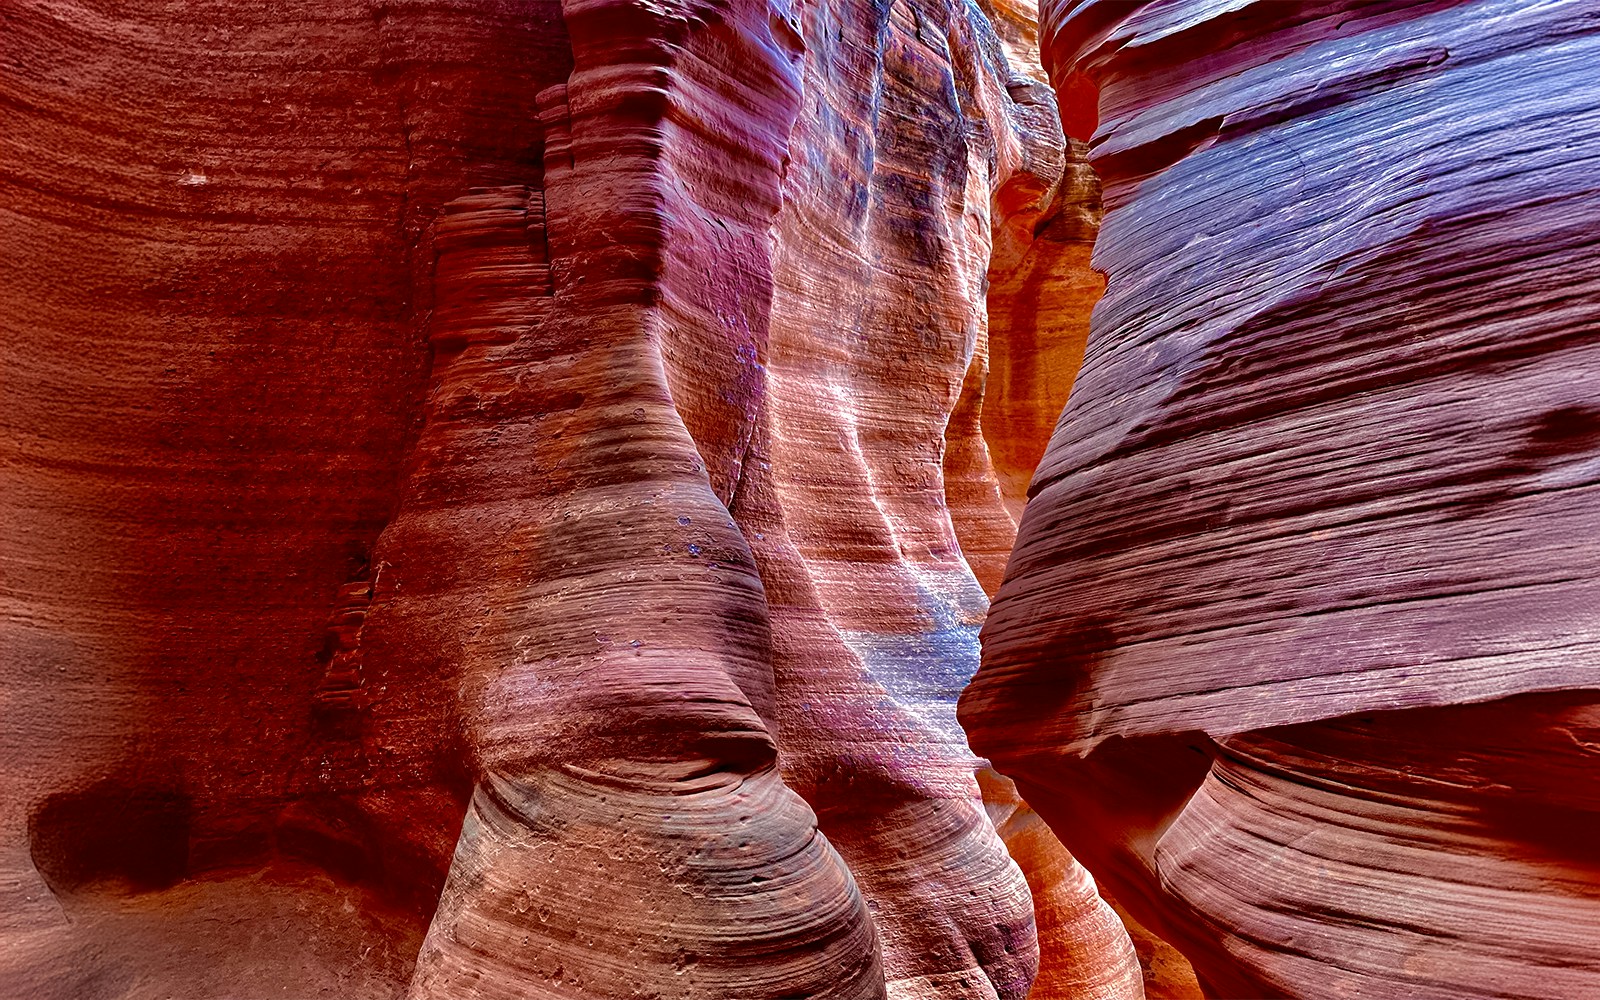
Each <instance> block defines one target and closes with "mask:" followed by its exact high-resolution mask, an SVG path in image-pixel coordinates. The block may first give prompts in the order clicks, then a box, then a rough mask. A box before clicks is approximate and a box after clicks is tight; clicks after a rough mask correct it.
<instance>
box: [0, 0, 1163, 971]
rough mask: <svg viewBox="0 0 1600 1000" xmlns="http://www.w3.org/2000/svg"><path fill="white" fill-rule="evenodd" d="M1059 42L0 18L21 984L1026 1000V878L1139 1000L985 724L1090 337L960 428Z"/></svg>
mask: <svg viewBox="0 0 1600 1000" xmlns="http://www.w3.org/2000/svg"><path fill="white" fill-rule="evenodd" d="M1031 17H1032V12H1031V11H1030V10H1027V9H1025V8H1022V7H1016V8H1015V9H1013V8H1012V7H1010V6H1007V5H999V6H998V7H996V8H994V9H989V10H988V11H987V12H986V11H985V10H982V9H979V8H978V7H975V6H971V5H966V4H954V3H940V2H931V0H919V2H906V0H897V2H895V3H891V4H881V3H880V4H874V3H866V2H857V3H834V4H805V5H795V6H792V7H791V6H789V5H786V4H783V3H770V4H768V3H754V2H748V0H737V2H732V3H723V4H711V3H695V2H680V3H667V4H655V3H641V2H625V0H570V2H566V3H555V2H549V0H531V2H517V3H509V2H508V3H457V2H445V0H440V2H417V3H410V4H399V5H395V4H387V3H351V4H333V5H322V4H306V3H267V2H237V3H226V4H223V3H217V4H202V3H196V4H184V5H169V6H165V7H158V8H151V9H148V10H141V9H137V8H136V7H128V6H126V5H123V4H117V3H88V4H65V3H57V2H51V0H29V2H22V3H17V4H14V5H12V6H11V8H10V9H9V10H7V11H5V12H4V13H3V15H0V21H3V29H0V61H3V62H4V65H5V66H6V67H7V69H6V71H5V73H4V75H3V76H0V108H3V109H4V118H3V119H0V120H3V121H4V124H5V128H4V133H3V134H4V139H3V140H0V157H3V159H0V220H3V221H0V251H3V253H0V307H3V308H0V331H3V337H0V349H3V350H4V352H5V362H4V363H5V366H6V374H5V377H4V384H3V390H0V391H3V392H4V400H5V401H4V405H3V406H0V426H3V444H0V447H3V448H4V449H5V450H4V461H3V464H0V477H3V483H4V489H3V497H0V502H3V504H4V512H3V515H0V532H3V533H4V536H3V548H0V561H3V567H4V577H3V579H0V588H3V589H0V598H3V600H4V603H5V613H6V615H7V626H6V628H7V633H6V641H5V649H4V659H3V661H0V669H3V674H0V679H3V682H4V687H3V692H4V693H3V696H0V698H3V700H0V717H3V719H4V725H3V727H0V783H3V784H0V995H4V996H6V997H11V996H16V997H29V998H33V997H38V998H48V1000H53V998H96V997H105V998H113V997H115V998H124V997H127V998H131V997H146V996H168V995H173V996H185V997H224V996H226V997H268V996H271V997H281V996H285V995H289V996H313V995H322V994H324V993H327V994H333V993H337V994H338V995H341V996H351V997H392V996H399V995H407V996H411V997H417V998H423V997H429V998H431V997H569V996H571V997H576V996H609V997H629V996H640V997H644V996H654V997H706V998H722V997H729V996H739V997H774V998H776V997H792V996H817V997H823V996H826V997H852V998H854V997H881V996H890V997H904V998H935V997H937V998H949V997H957V998H966V997H971V998H992V997H1003V998H1017V1000H1020V998H1021V997H1023V996H1025V995H1027V994H1028V992H1029V989H1030V983H1031V982H1032V981H1033V978H1034V976H1035V971H1036V968H1037V966H1038V963H1039V955H1040V944H1039V941H1038V937H1037V934H1036V931H1035V918H1034V913H1033V905H1032V903H1031V902H1030V892H1029V882H1028V878H1030V877H1031V878H1032V880H1033V883H1034V885H1035V887H1036V889H1038V890H1039V895H1040V900H1041V902H1040V907H1041V918H1040V923H1041V924H1042V925H1044V926H1046V928H1047V930H1048V932H1049V938H1048V940H1047V941H1046V947H1045V951H1046V957H1047V959H1050V960H1051V961H1055V960H1056V959H1053V958H1051V956H1057V957H1058V958H1061V957H1063V956H1065V958H1062V960H1067V959H1068V958H1070V961H1071V962H1072V963H1073V965H1072V967H1071V968H1064V967H1056V968H1054V969H1053V970H1052V969H1050V968H1047V970H1046V976H1045V978H1044V979H1043V980H1042V981H1041V990H1040V991H1038V992H1037V993H1036V994H1035V995H1036V996H1039V995H1043V996H1051V997H1057V996H1059V997H1080V996H1082V997H1096V998H1100V997H1107V998H1110V997H1130V996H1137V995H1138V992H1137V991H1138V970H1137V968H1136V967H1134V966H1133V964H1132V963H1131V962H1130V960H1129V945H1128V941H1127V938H1126V936H1125V935H1123V934H1122V932H1121V930H1120V927H1119V926H1118V925H1117V924H1116V922H1115V920H1114V918H1113V917H1111V916H1110V914H1109V911H1108V910H1107V909H1106V907H1105V904H1103V903H1102V902H1101V901H1100V900H1099V899H1098V898H1097V897H1096V895H1095V893H1094V890H1093V886H1092V883H1091V882H1089V881H1088V879H1087V876H1086V875H1085V874H1084V872H1083V871H1082V869H1081V868H1077V867H1076V866H1075V864H1074V863H1073V862H1072V861H1071V859H1070V857H1069V856H1067V855H1066V854H1065V852H1064V851H1062V850H1061V848H1060V846H1059V844H1055V843H1054V842H1053V841H1051V840H1050V839H1049V836H1048V833H1047V832H1046V831H1044V830H1043V829H1042V827H1040V826H1039V825H1038V824H1037V822H1036V821H1030V820H1029V819H1028V816H1029V815H1031V814H1027V813H1026V812H1025V807H1022V806H1021V805H1020V803H1018V802H1016V800H1015V796H1014V794H1012V793H1010V792H1006V793H1004V794H1003V795H1001V796H1000V798H999V799H995V800H994V801H992V802H991V804H990V807H989V808H988V809H986V808H985V806H984V803H983V801H982V799H981V798H980V789H979V787H978V785H977V782H976V780H975V771H976V768H977V766H978V761H977V760H976V759H975V758H974V757H973V756H972V754H971V752H970V751H969V750H968V749H967V746H966V741H965V738H964V736H963V733H962V731H961V729H960V728H959V726H958V725H957V724H956V720H955V701H956V696H957V694H958V692H959V691H960V689H961V688H962V686H963V685H964V684H965V683H966V681H967V680H968V678H969V677H970V675H971V674H972V672H973V671H974V670H975V669H976V667H977V661H978V643H977V632H978V627H979V624H980V623H981V621H982V619H983V616H984V614H985V612H986V609H987V598H986V596H985V592H984V585H985V584H987V585H989V586H993V584H994V583H996V582H998V579H999V576H1000V572H1001V569H1002V567H1003V565H1004V561H1005V558H1006V553H1007V551H1008V550H1009V548H1010V545H1011V540H1012V534H1013V531H1014V522H1013V520H1012V515H1011V514H1009V513H1008V509H1007V502H1008V501H1010V505H1011V509H1012V510H1013V511H1014V510H1015V509H1016V499H1017V497H1018V495H1019V490H1020V485H1019V484H1020V483H1022V482H1023V481H1025V479H1026V477H1027V474H1028V473H1029V472H1030V471H1031V468H1025V466H1028V465H1029V463H1031V462H1032V461H1033V460H1034V459H1035V458H1036V457H1037V454H1038V453H1042V451H1043V441H1042V439H1040V438H1039V433H1038V432H1039V429H1040V428H1041V427H1045V428H1046V429H1047V425H1048V423H1049V419H1050V418H1049V417H1048V411H1050V410H1052V409H1055V408H1059V406H1060V403H1061V401H1062V399H1064V397H1065V389H1066V384H1067V382H1068V381H1070V375H1071V370H1072V368H1073V367H1074V360H1073V359H1074V357H1075V355H1074V354H1073V351H1074V350H1075V349H1076V348H1075V347H1074V346H1073V344H1074V342H1073V341H1072V340H1071V338H1068V339H1066V340H1063V341H1061V342H1059V344H1058V342H1057V341H1056V340H1054V339H1051V340H1050V342H1049V344H1047V345H1045V346H1036V345H1034V342H1033V341H1031V340H1030V339H1029V338H1030V337H1035V338H1036V337H1037V336H1039V335H1038V334H1036V333H1034V332H1031V327H1029V324H1028V322H1027V316H1026V313H1027V307H1025V306H1022V305H1015V306H1014V307H1013V308H1014V316H1013V317H1012V319H1011V320H1010V321H1009V322H1010V325H1009V326H1008V327H1007V329H1008V331H1010V332H1008V333H1007V334H1006V337H1007V344H1008V345H1010V347H1009V348H1008V349H1009V350H1010V352H1011V353H1010V354H1008V355H1006V357H1005V359H1003V360H1001V361H999V363H998V364H997V368H996V370H997V371H999V372H1002V373H1004V374H1003V375H1002V378H1003V380H1004V381H1005V382H1006V384H1007V385H1010V386H1014V387H1015V388H1013V389H1011V390H1008V391H1007V392H1006V393H1005V394H1004V401H1003V402H997V403H996V405H995V408H994V409H993V410H990V411H986V410H985V409H984V407H983V405H982V404H983V400H984V391H985V375H986V372H987V365H988V357H989V340H988V336H989V335H988V331H987V328H986V322H985V303H986V292H987V291H988V289H987V288H986V286H987V285H988V283H989V282H990V280H991V272H993V273H996V274H998V273H1000V272H1002V271H1004V272H1005V273H1011V271H1012V270H1015V269H1018V268H1021V269H1022V270H1019V271H1017V273H1018V274H1022V273H1023V272H1024V271H1026V268H1027V267H1028V266H1029V265H1028V264H1026V263H1025V262H1026V261H1027V260H1029V259H1030V257H1029V254H1030V251H1029V246H1030V245H1031V244H1032V243H1033V242H1035V241H1034V239H1033V237H1034V232H1033V229H1034V227H1036V226H1046V223H1047V222H1048V220H1050V219H1053V218H1056V217H1058V216H1061V217H1068V216H1070V217H1071V218H1073V219H1076V218H1078V215H1077V214H1073V213H1079V214H1082V213H1081V212H1080V210H1079V209H1078V208H1073V209H1071V210H1070V211H1066V210H1064V209H1062V208H1061V204H1060V198H1061V196H1062V192H1063V191H1066V190H1068V189H1069V188H1070V189H1071V190H1072V191H1074V192H1078V193H1080V194H1081V193H1083V192H1084V191H1087V190H1088V189H1087V188H1086V187H1084V175H1083V171H1082V167H1081V163H1080V162H1078V160H1074V161H1073V162H1074V166H1073V167H1070V168H1066V169H1067V172H1068V174H1069V178H1076V180H1071V179H1069V181H1068V182H1062V181H1061V177H1062V174H1063V170H1064V156H1063V146H1064V143H1063V139H1062V136H1061V133H1060V128H1059V124H1058V122H1057V118H1056V109H1055V104H1054V101H1053V98H1052V95H1051V93H1050V91H1049V90H1048V88H1047V87H1045V86H1044V85H1043V84H1042V83H1041V82H1040V80H1039V78H1038V77H1040V76H1042V73H1041V71H1040V70H1039V69H1038V67H1037V65H1036V64H1033V63H1031V62H1030V60H1033V59H1035V58H1036V56H1034V55H1033V54H1032V52H1033V49H1032V45H1033V41H1032V37H1033V36H1032V30H1033V29H1032V24H1031ZM1078 159H1079V160H1081V156H1079V158H1078ZM1073 171H1076V173H1073ZM1072 204H1073V205H1077V204H1078V202H1076V201H1074V202H1073V203H1072ZM1085 204H1087V202H1086V203H1085ZM1088 211H1089V210H1088V209H1086V208H1085V209H1082V212H1088ZM1064 213H1065V214H1064ZM1085 218H1087V216H1085ZM1055 225H1056V223H1053V222H1049V226H1055ZM1054 231H1055V230H1052V229H1050V228H1048V226H1046V228H1043V229H1040V232H1041V233H1044V234H1049V233H1052V232H1054ZM996 232H1001V233H1002V236H1001V239H1003V240H1004V241H1005V244H1006V248H1007V249H1006V251H1005V253H1006V254H1007V255H1009V256H1003V257H1001V258H1000V259H999V261H998V263H996V262H992V261H991V243H992V241H993V239H994V236H993V234H994V233H996ZM1041 238H1042V237H1041ZM1051 238H1052V239H1053V238H1054V237H1051ZM1090 238H1091V234H1090V233H1089V231H1088V230H1087V229H1084V228H1083V226H1082V225H1080V226H1079V227H1078V228H1077V229H1073V228H1072V227H1071V225H1069V226H1067V230H1066V231H1065V235H1064V236H1063V237H1062V240H1064V242H1062V245H1063V246H1068V247H1069V250H1068V252H1067V256H1068V257H1070V258H1071V259H1072V261H1073V265H1072V266H1073V267H1075V268H1076V270H1074V271H1072V272H1071V274H1070V275H1069V276H1068V277H1067V278H1064V279H1063V278H1061V277H1060V276H1059V275H1058V274H1057V273H1056V272H1051V273H1050V275H1047V276H1045V277H1042V278H1041V279H1040V280H1041V281H1058V280H1064V281H1066V283H1067V284H1069V285H1071V287H1073V288H1074V289H1077V288H1079V287H1080V286H1081V287H1082V288H1088V289H1091V290H1092V291H1094V292H1097V291H1098V286H1097V285H1096V283H1095V279H1094V278H1093V276H1092V274H1090V273H1089V272H1087V271H1086V269H1085V268H1084V261H1083V258H1084V257H1085V256H1086V254H1087V247H1088V240H1089V239H1090ZM1057 242H1061V241H1057ZM1041 245H1042V244H1041ZM1032 259H1037V257H1036V256H1035V258H1032ZM996 268H998V270H995V269H996ZM1016 283H1017V284H1018V285H1019V286H1020V285H1023V284H1026V283H1027V279H1025V278H1020V277H1019V278H1017V279H1016ZM1026 294H1027V293H1026V292H1025V291H1021V290H1018V291H1016V292H1015V293H1014V296H1021V297H1025V296H1026ZM1074 294H1077V293H1076V292H1075V293H1074ZM1081 298H1082V296H1080V299H1081ZM1089 300H1092V294H1089V297H1088V299H1084V300H1083V301H1089ZM1015 301H1018V302H1020V301H1021V300H1020V298H1017V299H1016V300H1015ZM1081 312H1082V310H1080V313H1081ZM1082 320H1083V317H1082V315H1078V316H1077V318H1076V319H1074V320H1071V321H1070V322H1075V323H1077V324H1078V326H1079V327H1081V326H1082ZM1064 322H1067V321H1064ZM1077 343H1081V336H1079V338H1078V341H1077ZM1035 351H1037V352H1038V353H1039V355H1040V357H1048V362H1047V363H1046V364H1044V365H1043V366H1042V368H1040V366H1037V365H1036V366H1034V367H1030V365H1033V362H1032V361H1030V357H1031V352H1035ZM1036 369H1037V370H1043V371H1045V372H1046V373H1047V376H1044V377H1041V376H1040V375H1039V374H1038V371H1037V370H1036ZM1046 384H1047V385H1048V389H1047V390H1046V389H1045V388H1041V386H1044V385H1046ZM1041 393H1043V395H1040V394H1041ZM997 398H998V397H997ZM997 421H998V422H997ZM1012 424H1016V425H1017V426H1025V427H1026V428H1027V430H1026V433H1028V434H1032V435H1033V436H1034V437H1033V439H1030V440H1031V441H1032V443H1030V444H1028V445H1026V446H1025V447H1023V448H1022V450H1021V451H1019V452H1017V453H1016V454H1011V453H1007V454H1006V455H1005V456H1002V457H999V458H998V459H997V461H996V462H994V463H991V462H990V459H989V457H988V456H989V452H990V450H991V449H994V448H996V447H997V446H996V445H995V442H996V441H1007V440H1010V437H1009V435H1010V434H1011V432H1010V431H1008V430H1007V429H1006V428H1007V427H1009V426H1011V425H1012ZM1018 433H1019V434H1020V433H1023V432H1020V431H1019V432H1018ZM986 442H987V443H986ZM1029 449H1034V450H1033V451H1031V452H1030V451H1029ZM996 454H997V456H998V454H999V453H998V452H996ZM1030 456H1032V457H1030ZM997 470H998V472H997ZM964 553H965V554H964ZM980 579H981V582H980ZM997 787H998V786H997ZM991 798H994V797H993V796H991ZM991 809H992V810H994V811H995V815H996V816H999V817H1000V819H1001V823H1002V826H1003V827H1005V828H1006V833H1007V836H1008V837H1010V838H1011V842H1012V844H1013V846H1014V847H1017V852H1018V854H1017V856H1018V857H1019V858H1021V859H1022V861H1023V863H1024V864H1025V865H1028V866H1030V872H1029V874H1028V876H1027V877H1025V875H1024V873H1023V871H1022V870H1021V869H1019V867H1018V865H1017V863H1016V862H1014V861H1013V860H1012V857H1011V856H1010V855H1009V854H1008V852H1007V850H1006V848H1005V846H1004V844H1003V843H1002V840H1001V838H1000V836H999V835H998V834H997V832H996V829H995V823H994V820H993V819H992V818H991V812H990V810H991ZM1017 845H1022V846H1020V847H1018V846H1017ZM1052 977H1053V978H1052ZM1052 982H1053V983H1059V984H1063V985H1061V986H1060V987H1059V989H1058V988H1057V987H1055V986H1046V984H1047V983H1052Z"/></svg>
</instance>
